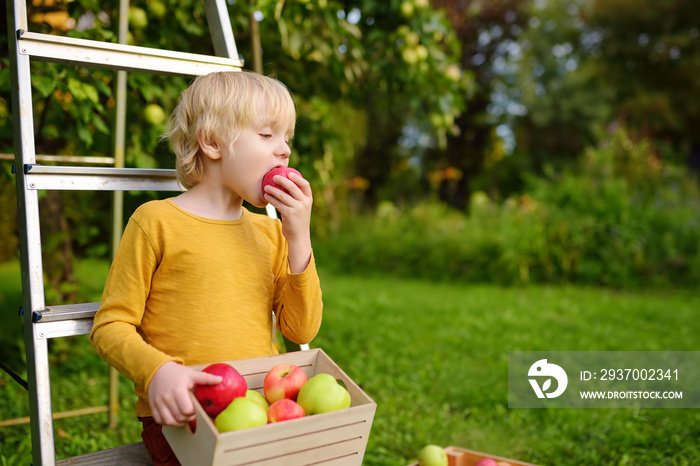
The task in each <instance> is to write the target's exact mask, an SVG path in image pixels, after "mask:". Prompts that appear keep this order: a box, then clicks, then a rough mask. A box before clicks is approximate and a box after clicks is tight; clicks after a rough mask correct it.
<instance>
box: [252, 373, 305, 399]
mask: <svg viewBox="0 0 700 466" xmlns="http://www.w3.org/2000/svg"><path fill="white" fill-rule="evenodd" d="M307 380H308V377H307V376H306V373H305V372H304V371H303V370H302V369H301V368H300V367H298V366H295V365H294V364H278V365H277V366H275V367H273V368H272V369H270V370H269V371H268V372H267V374H266V375H265V380H264V381H263V391H264V392H265V398H267V401H269V402H270V404H272V403H274V402H275V401H277V400H281V399H282V398H289V399H290V400H293V401H296V399H297V395H298V394H299V390H301V387H302V385H304V384H305V383H306V381H307Z"/></svg>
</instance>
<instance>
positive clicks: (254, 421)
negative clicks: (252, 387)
mask: <svg viewBox="0 0 700 466" xmlns="http://www.w3.org/2000/svg"><path fill="white" fill-rule="evenodd" d="M265 424H267V411H265V408H263V407H262V406H260V405H259V404H258V403H256V402H255V401H252V400H249V399H248V398H246V397H244V396H241V397H238V398H235V399H234V400H233V401H232V402H231V404H229V405H228V406H227V407H226V409H224V410H223V411H221V413H219V415H218V416H216V418H215V419H214V425H215V426H216V428H217V429H218V430H219V432H231V431H233V430H241V429H248V428H251V427H258V426H264V425H265Z"/></svg>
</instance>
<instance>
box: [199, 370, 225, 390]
mask: <svg viewBox="0 0 700 466" xmlns="http://www.w3.org/2000/svg"><path fill="white" fill-rule="evenodd" d="M222 380H223V379H222V378H221V376H219V375H214V374H209V373H207V372H199V371H195V374H194V376H193V377H192V382H194V383H193V384H192V386H193V387H194V385H195V384H199V385H216V384H218V383H220V382H221V381H222Z"/></svg>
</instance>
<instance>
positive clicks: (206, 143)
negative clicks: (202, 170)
mask: <svg viewBox="0 0 700 466" xmlns="http://www.w3.org/2000/svg"><path fill="white" fill-rule="evenodd" d="M197 142H198V143H199V147H200V149H201V150H202V152H204V155H206V156H207V157H209V158H210V159H212V160H218V159H220V158H221V151H220V150H219V143H218V142H217V141H216V140H214V138H212V137H210V136H208V135H206V134H204V131H200V132H199V133H197Z"/></svg>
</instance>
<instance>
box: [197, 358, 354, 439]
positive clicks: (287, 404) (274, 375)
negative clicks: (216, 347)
mask: <svg viewBox="0 0 700 466" xmlns="http://www.w3.org/2000/svg"><path fill="white" fill-rule="evenodd" d="M203 372H208V373H210V374H214V375H218V376H220V377H221V379H222V380H221V382H220V383H218V384H216V385H195V387H194V389H193V390H192V393H193V394H194V397H195V398H196V399H197V401H199V403H200V404H201V405H202V408H203V409H204V411H205V412H206V413H207V414H208V415H209V416H210V417H211V418H212V419H213V420H214V425H216V428H217V429H218V430H219V432H230V431H234V430H241V429H248V428H250V427H257V426H262V425H265V424H269V423H273V422H281V421H287V420H290V419H297V418H300V417H304V416H310V415H312V414H320V413H328V412H331V411H337V410H340V409H345V408H349V407H350V393H349V392H348V391H347V389H346V388H345V387H343V386H342V385H340V384H339V383H338V381H337V380H336V379H335V377H333V376H332V375H330V374H326V373H319V374H316V375H314V376H313V377H311V378H308V377H307V376H306V373H305V372H304V371H303V370H302V369H301V368H299V367H298V366H295V365H294V364H279V365H277V366H275V367H273V368H272V369H270V370H269V371H268V372H267V374H265V379H264V382H263V392H264V395H263V394H262V393H260V392H258V391H256V390H249V389H248V383H247V382H246V380H245V378H243V376H242V375H241V374H240V373H239V372H238V371H237V370H236V369H235V368H234V367H233V366H231V365H230V364H227V363H216V364H211V365H209V366H207V367H205V368H204V369H203ZM189 425H190V429H191V430H192V432H194V431H195V429H196V428H197V426H196V423H195V421H192V422H190V424H189Z"/></svg>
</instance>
